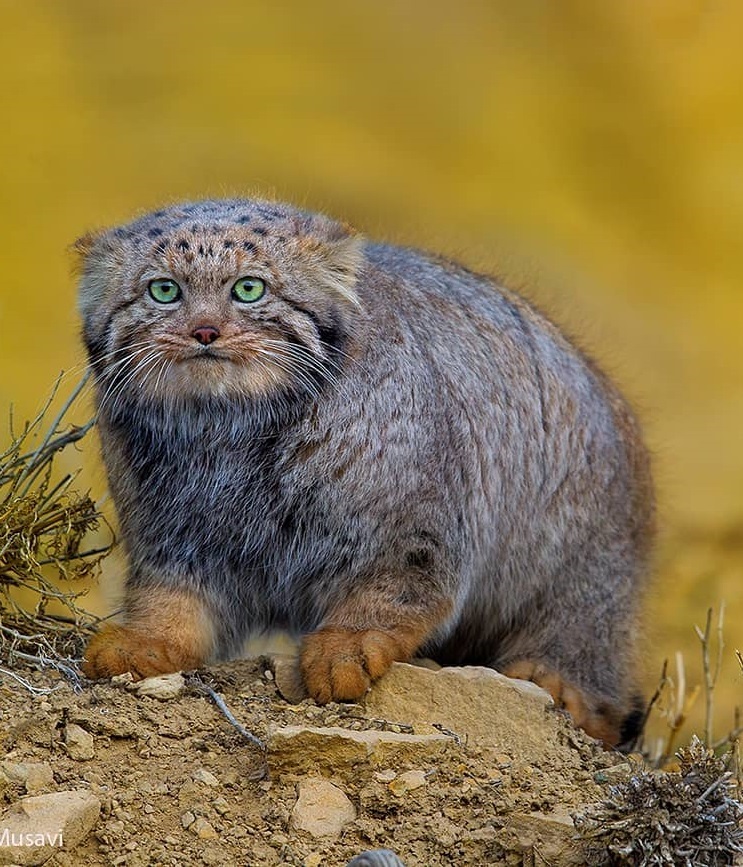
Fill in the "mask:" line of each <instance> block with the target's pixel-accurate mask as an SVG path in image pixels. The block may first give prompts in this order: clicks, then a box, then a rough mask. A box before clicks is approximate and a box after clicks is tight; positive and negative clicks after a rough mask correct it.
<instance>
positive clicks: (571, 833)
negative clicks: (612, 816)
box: [504, 809, 585, 867]
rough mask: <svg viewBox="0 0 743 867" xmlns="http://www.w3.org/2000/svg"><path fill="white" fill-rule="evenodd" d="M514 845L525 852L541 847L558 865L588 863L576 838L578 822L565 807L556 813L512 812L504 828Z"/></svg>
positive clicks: (544, 855)
mask: <svg viewBox="0 0 743 867" xmlns="http://www.w3.org/2000/svg"><path fill="white" fill-rule="evenodd" d="M504 832H505V836H506V838H507V839H508V838H509V837H510V838H511V841H512V842H513V843H514V848H515V849H516V850H517V851H520V852H523V853H531V852H533V851H534V850H538V851H539V854H540V855H541V856H542V858H543V859H544V860H545V861H546V862H547V863H549V864H553V865H555V867H578V865H584V864H585V857H584V854H583V853H582V852H581V851H580V846H579V845H578V844H577V843H576V841H575V825H574V824H573V819H572V817H571V815H570V814H569V813H568V812H567V811H566V810H563V809H559V810H555V811H554V812H552V813H539V812H535V813H512V814H511V815H510V816H509V817H508V822H507V824H506V827H505V829H504Z"/></svg>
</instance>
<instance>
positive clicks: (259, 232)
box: [253, 226, 268, 235]
mask: <svg viewBox="0 0 743 867" xmlns="http://www.w3.org/2000/svg"><path fill="white" fill-rule="evenodd" d="M253 231H254V232H255V234H256V235H267V234H268V229H267V228H266V227H265V226H253Z"/></svg>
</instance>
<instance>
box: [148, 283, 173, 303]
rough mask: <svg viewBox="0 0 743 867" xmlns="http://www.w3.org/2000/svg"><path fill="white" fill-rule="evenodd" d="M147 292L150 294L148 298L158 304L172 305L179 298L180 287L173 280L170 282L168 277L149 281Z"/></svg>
mask: <svg viewBox="0 0 743 867" xmlns="http://www.w3.org/2000/svg"><path fill="white" fill-rule="evenodd" d="M147 291H148V292H149V293H150V298H152V299H153V300H155V301H157V302H158V304H172V303H173V302H174V301H178V299H179V298H180V297H181V287H180V286H179V285H178V284H177V283H176V282H175V280H170V279H169V278H168V277H158V279H157V280H150V282H149V283H148V284H147Z"/></svg>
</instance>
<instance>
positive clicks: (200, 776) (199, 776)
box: [193, 768, 219, 788]
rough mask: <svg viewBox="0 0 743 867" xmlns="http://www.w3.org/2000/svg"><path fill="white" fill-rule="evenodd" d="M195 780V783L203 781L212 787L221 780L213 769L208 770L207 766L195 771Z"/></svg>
mask: <svg viewBox="0 0 743 867" xmlns="http://www.w3.org/2000/svg"><path fill="white" fill-rule="evenodd" d="M193 781H194V782H195V783H203V784H204V785H205V786H210V787H211V788H216V787H217V786H219V780H218V779H217V778H216V777H215V776H214V774H213V773H212V772H211V771H207V769H206V768H197V769H196V770H195V771H194V772H193Z"/></svg>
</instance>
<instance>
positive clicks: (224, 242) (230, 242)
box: [222, 238, 235, 250]
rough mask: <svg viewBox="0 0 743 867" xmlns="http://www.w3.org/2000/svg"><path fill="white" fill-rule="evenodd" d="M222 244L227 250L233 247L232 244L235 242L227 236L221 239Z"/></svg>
mask: <svg viewBox="0 0 743 867" xmlns="http://www.w3.org/2000/svg"><path fill="white" fill-rule="evenodd" d="M222 246H223V247H224V248H225V250H229V249H230V247H234V246H235V242H234V241H230V239H229V238H228V239H227V240H226V241H222Z"/></svg>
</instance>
